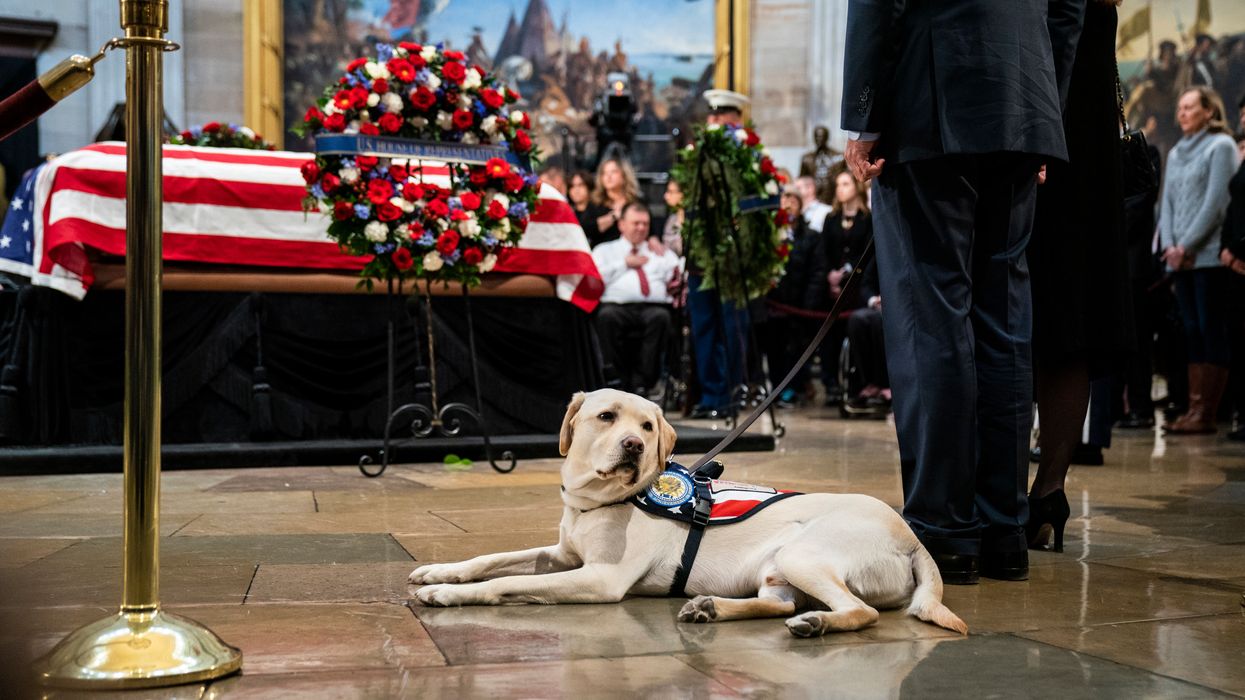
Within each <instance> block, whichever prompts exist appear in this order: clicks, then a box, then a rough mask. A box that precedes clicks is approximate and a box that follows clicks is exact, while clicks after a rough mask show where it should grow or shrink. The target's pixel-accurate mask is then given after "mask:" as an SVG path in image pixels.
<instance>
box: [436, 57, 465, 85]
mask: <svg viewBox="0 0 1245 700" xmlns="http://www.w3.org/2000/svg"><path fill="white" fill-rule="evenodd" d="M441 77H443V78H445V79H446V80H447V81H449V82H451V83H461V82H462V81H463V78H466V77H467V69H466V67H464V66H463V64H461V63H458V62H457V61H446V62H445V65H443V66H441Z"/></svg>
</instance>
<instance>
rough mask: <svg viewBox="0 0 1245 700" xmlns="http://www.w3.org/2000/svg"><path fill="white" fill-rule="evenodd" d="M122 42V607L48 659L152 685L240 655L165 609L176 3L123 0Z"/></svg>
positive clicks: (48, 669) (221, 669) (55, 666)
mask: <svg viewBox="0 0 1245 700" xmlns="http://www.w3.org/2000/svg"><path fill="white" fill-rule="evenodd" d="M121 26H122V27H124V28H125V39H122V40H119V41H118V43H119V44H120V45H123V46H125V48H126V84H125V92H126V111H125V138H126V241H125V244H126V256H125V276H126V290H125V445H124V448H123V454H124V460H125V573H124V590H123V593H122V600H121V610H120V612H118V613H117V614H116V615H113V616H111V617H107V618H104V619H102V620H99V621H97V622H94V623H91V624H89V625H87V626H85V627H82V628H80V629H78V630H77V631H75V632H73V633H72V634H70V635H69V636H68V637H66V638H65V639H64V640H62V641H61V643H60V644H58V645H57V646H56V647H55V648H54V649H53V650H52V651H51V652H49V653H48V655H47V656H46V657H44V658H43V659H42V660H41V661H40V665H39V668H38V674H39V679H40V680H41V681H43V682H44V683H46V684H48V685H58V686H71V687H84V688H145V687H158V686H166V685H176V684H179V683H192V682H196V681H203V680H208V679H211V678H218V677H220V676H223V675H226V674H229V673H233V672H234V671H237V670H238V669H240V668H241V667H242V652H240V651H239V650H238V649H235V648H234V647H231V646H229V645H228V644H226V643H225V642H223V641H221V639H220V638H219V637H217V636H216V634H214V633H213V632H212V631H211V630H209V629H208V628H206V627H204V626H203V625H201V624H199V623H197V622H195V621H193V620H189V619H187V618H184V617H179V616H177V615H172V614H170V613H167V612H165V611H163V610H161V609H160V558H159V536H160V526H159V523H160V517H159V515H160V354H161V353H160V294H161V288H160V282H161V279H160V278H161V274H162V266H161V256H160V248H161V246H160V243H161V241H160V235H161V231H162V221H161V204H162V202H163V192H162V184H163V183H162V182H161V177H162V164H161V151H160V147H161V140H162V139H161V132H160V127H161V121H162V117H163V106H162V94H163V90H162V80H161V69H162V65H163V56H162V53H163V52H164V51H166V50H169V49H171V48H176V45H175V44H172V43H171V42H169V41H167V40H166V39H164V32H165V30H166V29H168V0H121Z"/></svg>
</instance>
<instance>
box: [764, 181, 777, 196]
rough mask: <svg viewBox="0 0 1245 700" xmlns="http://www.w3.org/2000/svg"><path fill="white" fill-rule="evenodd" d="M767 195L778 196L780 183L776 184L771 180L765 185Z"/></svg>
mask: <svg viewBox="0 0 1245 700" xmlns="http://www.w3.org/2000/svg"><path fill="white" fill-rule="evenodd" d="M765 194H769V195H775V194H778V183H777V182H775V181H774V180H770V181H769V182H767V183H765Z"/></svg>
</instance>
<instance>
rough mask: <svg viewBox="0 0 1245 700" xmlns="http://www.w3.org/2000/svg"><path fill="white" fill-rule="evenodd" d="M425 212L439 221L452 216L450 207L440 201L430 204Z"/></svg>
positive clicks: (436, 200)
mask: <svg viewBox="0 0 1245 700" xmlns="http://www.w3.org/2000/svg"><path fill="white" fill-rule="evenodd" d="M424 210H425V211H427V212H428V213H429V214H431V215H432V216H434V217H436V218H438V219H444V218H445V217H447V216H449V215H450V207H449V205H448V204H446V203H445V202H443V201H441V200H439V199H434V200H432V201H431V202H428V206H426V207H424Z"/></svg>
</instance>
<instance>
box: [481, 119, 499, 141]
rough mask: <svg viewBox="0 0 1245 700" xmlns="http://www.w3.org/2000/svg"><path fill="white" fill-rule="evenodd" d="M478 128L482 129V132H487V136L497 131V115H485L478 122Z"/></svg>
mask: <svg viewBox="0 0 1245 700" xmlns="http://www.w3.org/2000/svg"><path fill="white" fill-rule="evenodd" d="M480 128H481V129H483V130H484V133H486V134H488V135H489V136H492V135H494V134H496V133H497V116H496V115H494V114H490V115H488V116H487V117H485V118H484V120H483V121H481V122H480Z"/></svg>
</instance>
